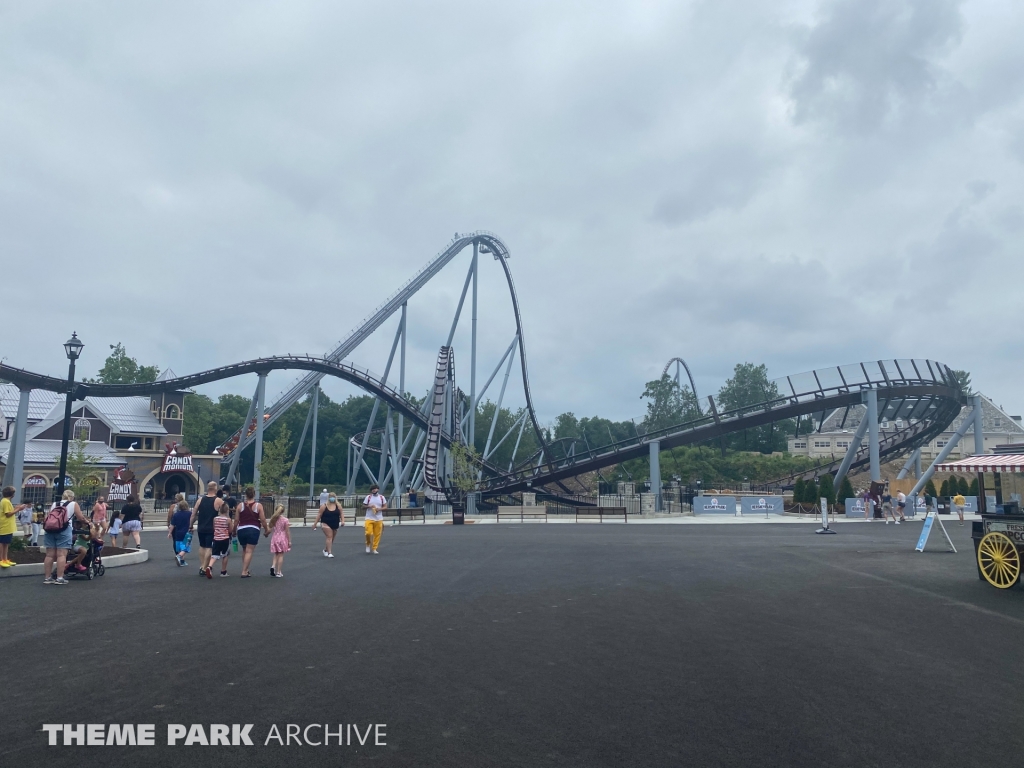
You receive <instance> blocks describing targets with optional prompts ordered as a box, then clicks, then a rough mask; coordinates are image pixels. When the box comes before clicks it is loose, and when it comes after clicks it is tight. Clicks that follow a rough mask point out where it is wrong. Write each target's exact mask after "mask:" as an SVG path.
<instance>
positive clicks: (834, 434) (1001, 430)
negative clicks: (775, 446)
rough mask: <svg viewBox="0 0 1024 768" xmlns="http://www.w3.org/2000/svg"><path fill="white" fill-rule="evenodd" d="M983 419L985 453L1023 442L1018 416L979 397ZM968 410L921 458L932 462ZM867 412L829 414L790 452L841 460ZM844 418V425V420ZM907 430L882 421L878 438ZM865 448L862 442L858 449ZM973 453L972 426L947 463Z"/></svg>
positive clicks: (793, 442)
mask: <svg viewBox="0 0 1024 768" xmlns="http://www.w3.org/2000/svg"><path fill="white" fill-rule="evenodd" d="M981 406H982V414H983V416H982V418H983V420H984V424H985V450H986V452H990V451H992V449H993V448H995V446H997V445H1007V444H1009V443H1020V442H1024V426H1021V417H1020V416H1011V415H1009V414H1008V413H1007V412H1006V411H1004V410H1003V409H1002V408H1000V407H999V406H997V405H996V404H995V403H993V402H992V401H991V400H989V399H988V398H987V397H985V396H984V395H982V396H981ZM970 411H971V408H970V406H965V407H964V408H962V409H961V410H960V415H959V416H957V417H956V418H955V419H954V420H953V423H952V424H950V425H949V426H948V427H947V428H946V430H945V431H944V432H942V433H941V434H940V435H938V436H937V437H935V438H933V439H932V440H930V441H929V442H928V443H925V444H924V445H923V446H921V458H922V460H924V459H933V458H935V456H937V455H938V453H939V451H940V450H942V448H943V447H944V446H945V445H946V443H948V442H949V440H950V438H951V437H952V436H953V433H954V432H955V431H956V430H957V429H958V428H959V427H960V425H961V424H962V423H963V420H964V419H965V418H966V417H967V414H968V413H970ZM866 412H867V408H866V407H865V406H863V405H855V406H852V407H851V408H850V410H849V413H847V412H846V409H845V408H837V409H836V410H834V411H832V413H830V414H829V415H828V416H827V417H826V418H825V421H824V422H822V426H821V431H820V432H812V433H810V434H809V435H800V437H790V438H789V452H790V453H794V454H798V455H801V456H810V457H811V458H812V459H822V460H826V461H831V460H832V459H833V458H837V459H838V458H842V457H843V455H845V453H846V451H847V449H848V448H849V447H850V443H851V442H852V440H853V436H854V433H855V432H856V431H857V427H859V426H860V422H861V419H863V418H864V415H865V413H866ZM844 414H845V415H846V420H845V423H844V421H843V416H844ZM906 426H908V425H907V423H905V422H904V420H903V419H896V420H894V421H888V420H885V419H883V420H881V421H880V422H879V425H878V431H879V434H880V435H881V436H884V435H885V433H889V432H894V431H896V430H899V429H903V428H904V427H906ZM865 445H867V442H866V441H864V442H862V443H861V447H864V446H865ZM973 453H974V426H973V424H972V425H971V426H970V427H968V429H967V434H966V435H965V436H964V437H963V438H962V439H961V440H960V442H959V443H958V444H957V445H956V446H955V447H954V448H953V450H952V451H951V452H950V454H949V459H950V461H952V460H954V459H958V458H962V457H964V456H971V455H972V454H973Z"/></svg>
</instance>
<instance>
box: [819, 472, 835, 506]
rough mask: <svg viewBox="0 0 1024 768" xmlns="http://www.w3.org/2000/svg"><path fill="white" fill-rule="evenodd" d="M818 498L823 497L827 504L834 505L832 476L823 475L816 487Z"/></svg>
mask: <svg viewBox="0 0 1024 768" xmlns="http://www.w3.org/2000/svg"><path fill="white" fill-rule="evenodd" d="M818 496H824V497H825V499H826V500H827V501H828V503H829V504H835V503H836V489H835V487H834V486H833V483H832V475H823V476H822V478H821V484H820V485H819V486H818Z"/></svg>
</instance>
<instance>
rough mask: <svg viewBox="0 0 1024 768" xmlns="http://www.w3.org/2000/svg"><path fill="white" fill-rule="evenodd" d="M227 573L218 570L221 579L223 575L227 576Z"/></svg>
mask: <svg viewBox="0 0 1024 768" xmlns="http://www.w3.org/2000/svg"><path fill="white" fill-rule="evenodd" d="M227 575H228V572H227V571H221V572H220V577H221V578H222V579H223V578H224V577H225V576H227Z"/></svg>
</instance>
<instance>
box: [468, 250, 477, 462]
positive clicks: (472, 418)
mask: <svg viewBox="0 0 1024 768" xmlns="http://www.w3.org/2000/svg"><path fill="white" fill-rule="evenodd" d="M479 250H480V246H479V244H478V243H477V241H476V240H474V241H473V318H472V322H473V325H472V333H471V337H470V349H469V404H470V411H469V436H468V439H467V440H466V442H467V443H468V444H469V446H470V447H471V448H473V450H476V309H477V284H478V283H479V281H480V265H479Z"/></svg>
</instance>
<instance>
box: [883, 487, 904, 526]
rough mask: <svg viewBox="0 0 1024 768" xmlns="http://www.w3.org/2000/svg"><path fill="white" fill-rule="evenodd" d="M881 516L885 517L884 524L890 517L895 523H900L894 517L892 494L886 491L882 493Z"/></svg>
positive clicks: (887, 522)
mask: <svg viewBox="0 0 1024 768" xmlns="http://www.w3.org/2000/svg"><path fill="white" fill-rule="evenodd" d="M882 517H884V518H885V524H886V525H888V524H889V518H890V517H892V521H893V522H894V523H896V525H899V524H900V521H899V520H897V519H896V511H895V510H894V509H893V508H892V496H891V495H890V494H889V492H888V491H885V493H883V494H882Z"/></svg>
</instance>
